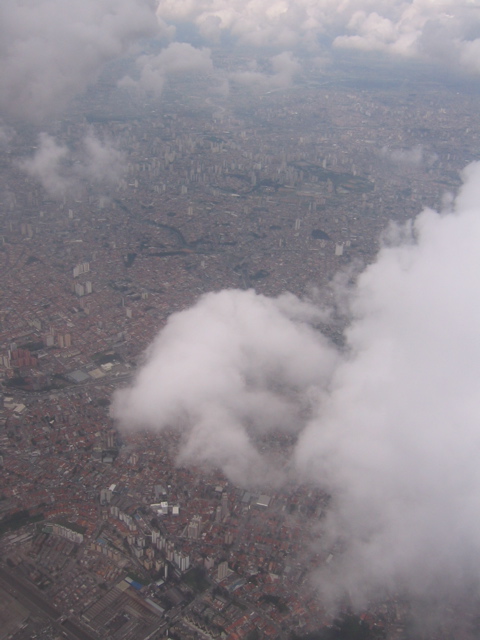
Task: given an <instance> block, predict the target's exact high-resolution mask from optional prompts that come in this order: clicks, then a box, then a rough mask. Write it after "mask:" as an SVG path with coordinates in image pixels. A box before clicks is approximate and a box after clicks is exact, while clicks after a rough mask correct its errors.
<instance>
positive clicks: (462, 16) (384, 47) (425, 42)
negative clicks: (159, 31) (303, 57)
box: [157, 0, 480, 73]
mask: <svg viewBox="0 0 480 640" xmlns="http://www.w3.org/2000/svg"><path fill="white" fill-rule="evenodd" d="M479 10H480V5H479V4H478V2H477V1H476V0H471V1H469V2H468V1H467V2H462V3H458V2H435V1H432V0H344V1H343V2H337V1H336V0H250V1H249V2H243V0H199V1H197V2H191V0H183V1H180V2H178V1H177V0H165V1H164V2H162V3H160V5H159V7H158V10H157V15H158V16H159V17H160V18H161V19H162V20H163V21H165V22H166V23H167V24H172V25H178V26H182V25H186V24H188V25H193V26H194V27H195V29H196V30H197V33H198V34H199V35H201V36H202V37H203V38H205V40H207V41H209V42H220V41H222V38H225V37H228V38H230V39H231V40H233V41H234V42H235V43H237V44H239V45H241V46H247V47H249V48H251V49H252V48H268V49H276V50H277V51H293V50H295V49H301V50H303V51H308V52H317V51H318V50H320V49H322V48H323V47H327V48H328V47H333V48H334V49H356V50H361V51H370V52H371V51H376V52H382V53H388V54H392V55H396V56H401V57H407V58H413V57H419V58H423V59H426V60H433V61H436V62H440V63H442V64H448V65H453V66H454V67H457V68H461V69H463V70H464V71H466V72H473V73H478V72H479V71H480V62H479V60H480V55H479V49H480V36H479V26H480V15H479ZM446 42H448V43H449V46H448V48H447V49H446V47H445V43H446Z"/></svg>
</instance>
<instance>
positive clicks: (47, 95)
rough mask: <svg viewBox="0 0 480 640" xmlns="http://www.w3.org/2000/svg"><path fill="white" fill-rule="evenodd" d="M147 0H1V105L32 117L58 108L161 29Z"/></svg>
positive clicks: (37, 118)
mask: <svg viewBox="0 0 480 640" xmlns="http://www.w3.org/2000/svg"><path fill="white" fill-rule="evenodd" d="M155 8H156V6H155V5H154V4H153V3H151V2H150V1H149V0H69V2H63V1H62V0H24V1H23V2H18V0H2V3H1V5H0V109H2V110H3V111H4V112H6V113H9V114H11V115H14V116H15V117H18V116H21V117H24V118H27V119H29V120H33V121H40V120H42V119H43V118H44V117H46V116H50V115H52V114H57V113H59V112H61V111H62V110H63V109H64V108H65V106H66V105H67V103H68V102H69V100H71V99H72V98H73V97H74V96H76V95H77V94H79V93H81V92H82V91H83V90H85V88H86V87H87V86H88V84H89V83H92V82H94V81H95V80H96V78H97V75H98V73H99V71H100V70H101V68H102V66H103V65H104V64H105V63H106V62H108V61H109V60H112V59H115V58H118V57H119V56H121V55H123V54H125V53H126V52H128V51H129V50H130V49H131V47H132V46H133V45H135V44H136V43H137V42H138V40H139V39H140V38H144V37H148V36H154V35H156V34H158V33H159V32H160V30H161V26H160V23H159V22H158V19H156V17H155Z"/></svg>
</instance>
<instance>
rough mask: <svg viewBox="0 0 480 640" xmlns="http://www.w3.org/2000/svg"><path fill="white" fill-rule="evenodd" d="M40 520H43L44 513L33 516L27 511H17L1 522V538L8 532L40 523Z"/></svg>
mask: <svg viewBox="0 0 480 640" xmlns="http://www.w3.org/2000/svg"><path fill="white" fill-rule="evenodd" d="M40 520H43V513H37V514H35V515H33V516H32V515H30V511H28V510H27V509H22V510H21V511H16V512H15V513H12V514H11V515H9V516H6V517H5V518H3V520H1V521H0V536H1V535H3V534H4V533H6V532H7V531H16V530H17V529H21V528H22V527H24V526H25V525H27V524H32V523H34V522H39V521H40Z"/></svg>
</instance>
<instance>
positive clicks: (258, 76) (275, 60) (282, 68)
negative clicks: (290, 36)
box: [229, 51, 301, 90]
mask: <svg viewBox="0 0 480 640" xmlns="http://www.w3.org/2000/svg"><path fill="white" fill-rule="evenodd" d="M269 64H270V72H269V73H266V72H264V71H259V70H258V67H257V65H256V64H253V65H252V66H251V69H249V70H248V71H235V72H232V73H230V74H229V79H230V80H231V81H232V82H234V83H238V84H243V85H249V86H252V87H255V88H258V87H262V88H263V89H264V90H273V89H283V88H286V87H289V86H290V85H291V84H292V82H293V79H294V77H295V76H296V75H298V74H299V73H300V70H301V65H300V63H299V61H298V60H297V59H295V58H294V56H293V55H292V53H291V52H290V51H284V52H283V53H279V54H278V55H276V56H273V57H272V58H270V60H269Z"/></svg>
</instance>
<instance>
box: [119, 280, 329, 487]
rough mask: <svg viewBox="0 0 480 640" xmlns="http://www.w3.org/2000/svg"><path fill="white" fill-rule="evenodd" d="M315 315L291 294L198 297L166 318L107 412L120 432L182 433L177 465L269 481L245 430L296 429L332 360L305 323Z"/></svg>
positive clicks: (322, 341) (316, 315) (246, 479)
mask: <svg viewBox="0 0 480 640" xmlns="http://www.w3.org/2000/svg"><path fill="white" fill-rule="evenodd" d="M320 317H322V313H321V312H320V311H319V310H318V309H316V308H315V307H314V306H313V305H311V304H309V303H305V302H301V301H300V300H298V299H297V298H295V297H294V296H292V295H284V296H281V297H280V298H277V299H269V298H266V297H264V296H258V295H256V294H255V293H254V292H253V291H235V290H230V291H223V292H221V293H211V294H207V295H205V296H203V297H202V298H201V299H200V300H199V302H198V303H197V305H196V306H195V307H193V308H192V309H189V310H187V311H183V312H182V313H178V314H175V315H173V316H171V317H170V319H169V322H168V324H167V326H166V327H165V329H164V330H163V331H162V332H161V333H160V334H159V336H158V337H157V339H156V340H155V342H154V343H153V344H152V346H151V347H150V349H149V352H148V354H147V361H146V364H145V365H144V367H142V369H141V370H140V372H139V374H138V378H137V380H136V382H135V384H134V385H133V387H132V388H131V389H126V390H123V391H119V392H117V394H116V396H115V401H114V404H113V409H112V413H113V415H114V416H115V417H116V418H118V419H119V421H120V423H121V424H122V425H123V426H125V427H130V426H132V425H133V426H138V427H142V426H148V427H153V428H155V429H159V430H161V429H165V428H168V427H173V428H177V429H179V430H181V431H182V432H183V433H184V434H185V443H184V446H183V448H182V450H181V454H180V455H181V459H182V460H188V461H190V462H191V461H194V462H208V463H210V464H213V465H216V466H221V467H222V468H223V469H224V470H225V472H226V473H227V474H228V475H229V476H230V477H231V478H232V479H233V480H234V481H236V482H247V483H248V482H250V483H253V482H255V481H257V482H259V481H265V478H266V477H270V479H271V478H272V475H276V474H273V472H272V470H271V469H269V468H268V465H267V464H264V463H263V462H262V459H261V455H260V453H259V451H258V450H257V449H256V447H255V443H254V441H253V440H252V439H251V437H250V434H252V433H256V434H259V433H261V432H264V431H269V430H272V429H278V428H280V429H281V430H285V431H288V432H295V430H296V429H298V427H299V424H300V415H299V414H300V413H301V411H302V410H306V409H307V408H308V404H309V402H310V398H309V393H310V392H311V390H312V385H316V384H317V382H318V380H323V379H326V378H328V375H329V372H330V370H331V368H332V365H333V362H334V360H335V357H336V356H335V354H334V352H333V350H332V349H331V348H330V347H329V346H328V343H327V341H326V339H325V338H323V336H322V335H320V334H319V333H318V332H316V331H314V329H312V327H311V323H312V322H316V321H318V319H319V318H320ZM247 471H248V472H247Z"/></svg>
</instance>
